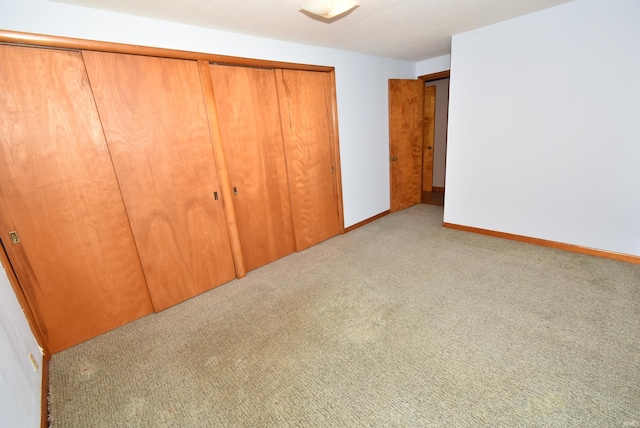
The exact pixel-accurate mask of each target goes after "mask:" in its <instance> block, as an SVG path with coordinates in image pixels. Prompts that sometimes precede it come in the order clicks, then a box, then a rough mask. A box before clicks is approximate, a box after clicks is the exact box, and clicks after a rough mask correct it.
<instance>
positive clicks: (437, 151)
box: [419, 71, 449, 206]
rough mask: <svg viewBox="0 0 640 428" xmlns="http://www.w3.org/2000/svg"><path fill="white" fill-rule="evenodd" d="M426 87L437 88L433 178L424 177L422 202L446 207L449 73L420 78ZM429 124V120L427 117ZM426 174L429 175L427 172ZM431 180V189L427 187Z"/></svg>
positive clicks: (444, 72)
mask: <svg viewBox="0 0 640 428" xmlns="http://www.w3.org/2000/svg"><path fill="white" fill-rule="evenodd" d="M419 79H421V80H423V81H424V85H425V87H435V97H436V100H435V114H434V118H433V130H432V132H433V154H432V156H433V161H432V162H433V163H432V165H433V167H432V168H431V174H432V175H431V177H425V176H423V190H422V195H421V202H422V203H423V204H430V205H440V206H444V194H445V170H446V154H447V125H448V116H449V71H443V72H439V73H434V74H428V75H424V76H420V77H419ZM425 121H426V122H428V118H426V117H425ZM424 174H428V172H427V171H426V170H425V171H424ZM428 178H431V186H430V187H431V189H429V186H425V184H426V182H427V181H428Z"/></svg>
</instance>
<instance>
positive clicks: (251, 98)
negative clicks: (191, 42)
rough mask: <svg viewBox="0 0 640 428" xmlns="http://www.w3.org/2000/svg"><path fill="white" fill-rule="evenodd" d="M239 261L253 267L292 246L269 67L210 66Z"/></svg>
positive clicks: (290, 221)
mask: <svg viewBox="0 0 640 428" xmlns="http://www.w3.org/2000/svg"><path fill="white" fill-rule="evenodd" d="M211 79H212V81H213V87H214V91H215V98H216V106H217V111H218V121H219V124H220V133H221V137H222V143H223V146H224V153H225V159H226V162H227V166H228V170H229V178H230V181H231V185H232V186H233V187H234V188H236V189H237V194H234V196H233V197H232V199H233V203H234V206H235V210H236V218H237V221H238V229H239V234H240V242H241V246H242V254H243V260H244V262H245V265H246V268H247V270H252V269H256V268H258V267H260V266H263V265H265V264H267V263H270V262H272V261H274V260H276V259H279V258H281V257H284V256H286V255H287V254H290V253H292V252H293V251H295V242H294V236H293V224H292V219H291V203H290V200H289V187H288V182H287V170H286V164H285V159H284V148H283V143H282V128H281V126H280V113H279V109H278V98H277V90H276V81H275V72H274V70H268V69H257V68H247V67H231V66H220V65H212V66H211Z"/></svg>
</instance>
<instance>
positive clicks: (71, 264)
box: [0, 46, 152, 353]
mask: <svg viewBox="0 0 640 428" xmlns="http://www.w3.org/2000/svg"><path fill="white" fill-rule="evenodd" d="M0 68H1V69H2V71H1V72H0V139H1V141H0V205H1V208H0V216H2V219H3V221H2V222H1V224H2V228H3V230H2V231H1V232H0V235H1V236H2V240H3V243H5V248H6V250H7V253H8V255H9V257H10V259H11V261H12V264H13V266H14V268H15V269H16V273H17V275H18V278H19V280H20V281H21V285H22V287H23V289H25V295H27V296H29V297H28V299H29V300H30V302H29V303H30V305H33V306H32V309H33V310H34V311H37V312H38V313H39V314H40V317H41V318H42V320H43V322H44V324H45V329H46V332H47V334H48V345H49V348H50V350H51V352H54V353H55V352H58V351H61V350H63V349H66V348H68V347H70V346H73V345H75V344H77V343H79V342H82V341H84V340H87V339H89V338H92V337H95V336H97V335H99V334H101V333H104V332H106V331H108V330H111V329H113V328H116V327H118V326H120V325H122V324H124V323H127V322H129V321H132V320H134V319H136V318H139V317H141V316H143V315H146V314H148V313H150V312H151V311H152V307H151V302H150V299H149V295H148V291H147V288H146V285H145V279H144V276H143V272H142V269H141V266H140V261H139V259H138V256H137V253H136V248H135V244H134V241H133V237H132V234H131V229H130V227H129V224H128V222H127V216H126V212H125V209H124V205H123V201H122V198H121V195H120V192H119V190H118V184H117V181H116V177H115V174H114V171H113V166H112V164H111V159H110V158H109V152H108V150H107V146H106V144H105V140H104V136H103V134H102V130H101V126H100V122H99V118H98V114H97V111H96V107H95V104H94V102H93V99H92V96H91V89H90V87H89V85H88V81H87V76H86V73H85V70H84V66H83V64H82V58H81V56H80V54H79V53H77V52H68V51H58V50H52V49H38V48H25V47H13V46H0ZM7 229H9V230H7ZM10 230H17V231H18V233H19V235H20V239H21V242H20V243H19V244H11V243H8V239H7V238H8V235H7V234H8V232H9V231H10Z"/></svg>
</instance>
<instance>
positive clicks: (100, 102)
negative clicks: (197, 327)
mask: <svg viewBox="0 0 640 428" xmlns="http://www.w3.org/2000/svg"><path fill="white" fill-rule="evenodd" d="M82 55H83V58H84V60H85V65H86V68H87V72H88V74H89V78H90V81H91V86H92V88H93V93H94V96H95V99H96V104H97V106H98V111H99V112H100V117H101V119H102V125H103V128H104V132H105V136H106V140H107V144H108V146H109V150H110V152H111V156H112V159H113V164H114V166H115V170H116V175H117V177H118V181H119V183H120V188H121V191H122V195H123V198H124V201H125V205H126V207H127V212H128V214H129V219H130V222H131V226H132V230H133V234H134V237H135V240H136V244H137V246H138V251H139V253H140V259H141V261H142V266H143V269H144V272H145V275H146V278H147V284H148V287H149V290H150V294H151V299H152V301H153V306H154V309H155V310H156V311H160V310H163V309H166V308H167V307H169V306H172V305H174V304H176V303H179V302H182V301H184V300H186V299H188V298H190V297H193V296H195V295H197V294H200V293H202V292H204V291H207V290H209V289H211V288H213V287H215V286H217V285H220V284H222V283H225V282H228V281H230V280H232V279H233V278H235V271H234V264H233V258H232V255H231V246H230V241H229V235H228V232H227V226H226V221H225V213H224V208H223V206H222V202H221V201H220V200H215V198H214V192H217V191H220V185H219V182H218V177H217V171H216V163H215V159H214V154H213V149H212V141H211V134H210V130H209V122H208V116H207V111H206V107H205V103H204V96H203V91H202V87H201V84H200V76H199V71H198V65H197V63H196V62H194V61H186V60H176V59H166V58H154V57H145V56H136V55H125V54H113V53H105V52H91V51H83V52H82Z"/></svg>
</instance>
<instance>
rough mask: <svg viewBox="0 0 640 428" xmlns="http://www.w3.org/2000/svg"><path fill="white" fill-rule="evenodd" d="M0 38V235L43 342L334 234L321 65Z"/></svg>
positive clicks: (330, 126)
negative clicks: (1, 43)
mask: <svg viewBox="0 0 640 428" xmlns="http://www.w3.org/2000/svg"><path fill="white" fill-rule="evenodd" d="M0 42H5V44H3V45H0V60H1V61H0V108H1V110H0V129H1V130H2V132H1V133H0V241H1V243H2V247H3V248H2V250H3V251H6V254H7V256H8V260H9V262H10V266H5V268H7V269H13V270H14V271H15V272H16V277H17V278H18V284H13V286H14V288H15V289H16V292H17V293H22V294H23V295H24V297H25V300H26V301H27V302H28V305H29V307H30V309H31V312H32V313H33V314H34V315H33V317H34V318H35V319H34V320H32V324H35V325H36V326H37V328H38V329H39V330H40V331H39V333H40V335H41V336H42V337H44V338H45V339H44V340H45V341H46V342H47V343H46V344H44V345H46V346H45V347H46V348H48V350H50V351H51V352H58V351H60V350H63V349H66V348H68V347H70V346H73V345H75V344H77V343H80V342H82V341H84V340H87V339H90V338H92V337H95V336H97V335H99V334H101V333H104V332H106V331H108V330H111V329H113V328H116V327H118V326H121V325H123V324H125V323H127V322H130V321H133V320H135V319H137V318H140V317H142V316H144V315H147V314H150V313H152V312H154V311H155V312H158V311H161V310H163V309H166V308H168V307H170V306H172V305H175V304H177V303H180V302H182V301H184V300H186V299H189V298H191V297H193V296H196V295H198V294H200V293H202V292H205V291H207V290H210V289H211V288H213V287H215V286H217V285H220V284H223V283H226V282H228V281H230V280H232V279H234V278H241V277H243V276H244V275H245V272H246V271H251V270H254V269H257V268H259V267H260V266H263V265H265V264H267V263H270V262H272V261H274V260H276V259H278V258H281V257H284V256H286V255H288V254H290V253H292V252H294V251H302V250H304V249H306V248H308V247H310V246H312V245H315V244H317V243H319V242H321V241H323V240H325V239H328V238H330V237H332V236H335V235H336V234H338V233H342V232H344V229H343V219H342V204H341V193H340V188H341V182H340V168H339V155H338V153H339V152H338V141H337V140H338V139H337V121H336V116H337V115H336V111H335V92H334V91H335V89H334V83H333V72H332V69H331V68H328V67H319V66H307V65H295V64H284V63H271V62H268V61H258V60H247V59H242V58H230V57H221V56H215V55H209V54H198V53H191V52H183V51H168V50H163V49H156V48H142V47H136V46H127V45H117V44H109V43H98V42H88V41H81V40H74V39H65V38H57V37H48V36H46V37H45V36H38V37H28V36H23V35H22V34H20V33H12V32H7V31H0ZM6 43H8V44H6ZM12 43H16V44H27V45H29V44H32V45H33V44H35V45H42V46H49V47H47V48H43V47H39V46H17V45H12ZM220 60H222V61H220ZM221 62H223V63H225V64H224V65H223V64H220V63H221ZM296 68H297V69H296Z"/></svg>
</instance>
